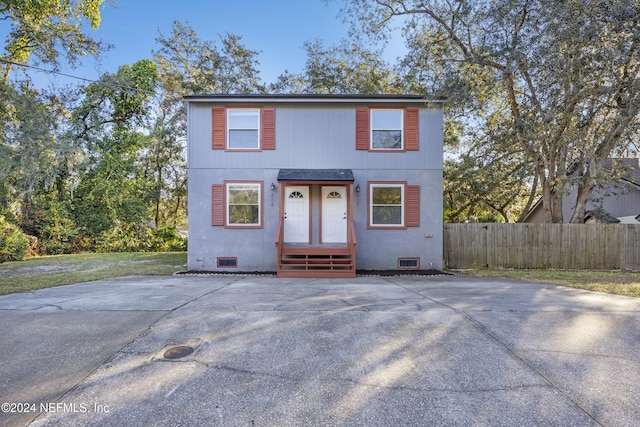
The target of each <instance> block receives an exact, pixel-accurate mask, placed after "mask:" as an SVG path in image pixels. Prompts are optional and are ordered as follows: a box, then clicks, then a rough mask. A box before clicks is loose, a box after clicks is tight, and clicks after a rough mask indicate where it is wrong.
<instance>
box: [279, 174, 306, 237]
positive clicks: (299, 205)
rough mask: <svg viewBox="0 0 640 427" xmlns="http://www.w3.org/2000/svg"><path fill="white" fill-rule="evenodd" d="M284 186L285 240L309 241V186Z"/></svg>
mask: <svg viewBox="0 0 640 427" xmlns="http://www.w3.org/2000/svg"><path fill="white" fill-rule="evenodd" d="M284 188H285V190H284V241H285V242H286V243H309V187H307V186H297V185H295V186H294V185H288V186H285V187H284Z"/></svg>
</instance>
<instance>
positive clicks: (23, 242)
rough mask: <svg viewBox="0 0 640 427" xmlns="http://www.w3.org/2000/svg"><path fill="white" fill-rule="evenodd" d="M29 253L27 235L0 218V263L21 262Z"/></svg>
mask: <svg viewBox="0 0 640 427" xmlns="http://www.w3.org/2000/svg"><path fill="white" fill-rule="evenodd" d="M29 252H30V246H29V238H28V237H27V235H26V234H24V233H23V232H22V230H20V228H18V227H17V226H15V225H14V224H11V223H10V222H7V221H6V220H5V219H4V217H3V216H0V263H2V262H7V261H20V260H23V259H24V258H25V257H26V256H27V255H29Z"/></svg>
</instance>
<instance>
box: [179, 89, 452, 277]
mask: <svg viewBox="0 0 640 427" xmlns="http://www.w3.org/2000/svg"><path fill="white" fill-rule="evenodd" d="M185 99H186V102H187V109H188V174H189V184H188V197H189V251H188V268H189V269H190V270H204V271H227V272H253V271H264V272H274V271H275V272H277V274H278V276H280V277H353V276H355V274H356V269H358V270H399V269H430V268H433V269H440V268H442V263H443V256H442V232H443V227H442V164H443V161H442V160H443V159H442V149H443V110H442V105H443V104H442V102H441V101H429V100H425V99H424V98H423V97H421V96H412V95H372V96H367V95H194V96H187V97H186V98H185Z"/></svg>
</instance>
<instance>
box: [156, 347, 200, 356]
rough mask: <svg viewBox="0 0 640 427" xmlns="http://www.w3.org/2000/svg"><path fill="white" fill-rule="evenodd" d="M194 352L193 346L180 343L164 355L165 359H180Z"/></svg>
mask: <svg viewBox="0 0 640 427" xmlns="http://www.w3.org/2000/svg"><path fill="white" fill-rule="evenodd" d="M191 353H193V347H189V346H187V345H180V346H178V347H172V348H170V349H168V350H167V351H165V352H164V354H163V355H162V356H163V357H164V358H165V359H180V358H181V357H185V356H188V355H190V354H191Z"/></svg>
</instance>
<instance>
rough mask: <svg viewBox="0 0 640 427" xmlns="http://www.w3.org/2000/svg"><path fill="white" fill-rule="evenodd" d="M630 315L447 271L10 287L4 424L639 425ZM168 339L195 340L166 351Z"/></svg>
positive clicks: (593, 300) (1, 307)
mask: <svg viewBox="0 0 640 427" xmlns="http://www.w3.org/2000/svg"><path fill="white" fill-rule="evenodd" d="M639 319H640V300H638V299H633V298H628V297H621V296H617V295H607V294H600V293H593V292H587V291H580V290H575V289H568V288H558V287H554V286H551V285H540V284H530V283H523V282H510V281H507V280H485V279H469V278H456V277H448V276H427V277H403V276H399V277H384V278H383V277H358V278H355V279H331V280H329V279H287V280H285V279H277V278H274V277H268V276H267V277H256V276H232V275H230V276H210V277H177V276H174V277H167V278H158V277H129V278H122V279H118V280H111V281H101V282H92V283H85V284H78V285H72V286H65V287H60V288H50V289H45V290H41V291H37V292H34V293H30V294H13V295H7V296H3V297H0V321H2V324H3V325H7V333H5V334H3V335H2V337H1V338H0V349H1V350H0V356H1V357H2V360H3V361H8V363H6V362H5V363H3V364H2V366H0V374H1V378H2V383H0V386H1V390H2V392H1V395H2V400H3V401H6V402H9V403H15V404H18V403H23V404H24V403H28V404H34V405H35V411H27V412H26V413H25V412H24V411H23V413H17V412H9V413H7V412H6V411H4V409H3V413H0V423H1V424H3V425H24V424H26V423H29V422H32V425H34V426H50V425H51V426H54V425H65V426H84V425H87V424H92V425H99V426H111V425H113V426H116V425H150V424H151V425H160V426H164V425H167V426H170V425H224V426H228V425H229V426H234V425H238V426H240V425H243V426H246V425H262V426H265V425H266V426H272V425H273V426H276V425H277V426H288V425H291V426H294V425H344V426H353V425H367V426H371V425H398V424H406V425H465V426H468V425H563V426H565V425H572V426H573V425H576V426H582V425H584V426H591V425H593V426H596V425H608V426H616V425H620V426H622V425H635V424H636V423H637V420H638V419H640V403H638V400H637V396H636V394H637V384H638V383H640V351H639V350H640V336H639V335H640V332H639V331H640V327H639V326H640V324H639ZM180 346H187V347H190V348H192V349H193V350H194V351H193V352H192V353H191V354H188V355H186V356H184V357H180V358H177V359H167V358H166V357H165V352H166V351H167V350H169V349H172V348H175V347H180ZM41 404H43V405H44V406H42V405H41ZM10 409H11V408H10ZM15 409H19V408H17V407H16V408H15Z"/></svg>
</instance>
